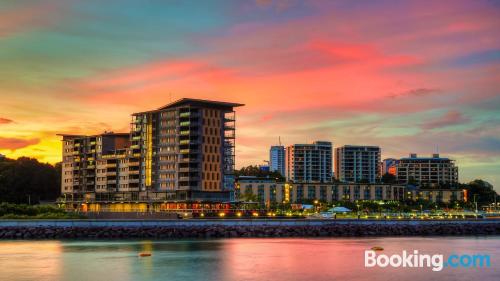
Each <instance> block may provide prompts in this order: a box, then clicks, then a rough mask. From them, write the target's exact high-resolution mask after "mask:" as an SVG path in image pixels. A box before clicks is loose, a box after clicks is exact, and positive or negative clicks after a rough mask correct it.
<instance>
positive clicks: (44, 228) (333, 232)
mask: <svg viewBox="0 0 500 281" xmlns="http://www.w3.org/2000/svg"><path fill="white" fill-rule="evenodd" d="M478 235H480V236H490V235H500V220H497V219H491V220H461V221H456V220H427V221H426V220H424V221H420V220H398V221H390V220H387V221H384V220H360V221H358V220H309V219H307V220H263V219H257V220H225V219H224V220H1V221H0V240H4V239H9V240H10V239H26V240H40V239H41V240H43V239H48V240H51V239H138V238H139V239H186V238H201V239H212V238H239V237H249V238H250V237H253V238H262V237H405V236H408V237H410V236H478Z"/></svg>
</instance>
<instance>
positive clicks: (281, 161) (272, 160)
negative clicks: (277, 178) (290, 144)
mask: <svg viewBox="0 0 500 281" xmlns="http://www.w3.org/2000/svg"><path fill="white" fill-rule="evenodd" d="M269 170H270V171H271V172H278V173H280V174H281V175H282V176H285V147H284V146H282V145H273V146H271V149H270V150H269Z"/></svg>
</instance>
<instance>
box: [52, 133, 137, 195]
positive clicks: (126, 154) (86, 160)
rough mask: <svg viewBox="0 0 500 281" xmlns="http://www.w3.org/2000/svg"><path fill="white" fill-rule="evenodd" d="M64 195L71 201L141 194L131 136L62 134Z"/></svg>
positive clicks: (62, 181)
mask: <svg viewBox="0 0 500 281" xmlns="http://www.w3.org/2000/svg"><path fill="white" fill-rule="evenodd" d="M62 137H63V140H62V141H63V161H62V175H61V177H62V178H61V192H62V194H63V195H65V194H66V195H71V196H72V198H84V197H87V198H88V197H89V196H91V197H92V198H94V197H95V193H116V192H128V191H139V180H140V179H139V167H140V166H139V158H138V157H137V155H136V156H133V155H132V154H131V153H130V150H129V149H128V148H129V146H130V135H129V134H128V133H104V134H100V135H93V136H79V135H62Z"/></svg>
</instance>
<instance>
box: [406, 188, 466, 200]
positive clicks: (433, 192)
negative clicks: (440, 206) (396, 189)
mask: <svg viewBox="0 0 500 281" xmlns="http://www.w3.org/2000/svg"><path fill="white" fill-rule="evenodd" d="M405 198H406V199H409V200H413V201H417V200H426V201H431V202H433V203H451V202H455V201H467V191H466V190H462V189H454V188H417V187H414V186H408V187H407V189H406V194H405Z"/></svg>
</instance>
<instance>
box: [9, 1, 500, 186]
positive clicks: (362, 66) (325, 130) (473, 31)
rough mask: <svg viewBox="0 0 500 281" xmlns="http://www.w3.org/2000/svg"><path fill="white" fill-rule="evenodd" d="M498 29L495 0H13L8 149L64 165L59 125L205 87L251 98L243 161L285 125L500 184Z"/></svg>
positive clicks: (90, 122) (122, 117)
mask: <svg viewBox="0 0 500 281" xmlns="http://www.w3.org/2000/svg"><path fill="white" fill-rule="evenodd" d="M498 30H500V5H499V3H498V2H495V1H486V0H484V1H453V3H449V2H440V1H398V2H394V1H293V0H292V1H279V0H275V1H262V0H260V1H203V2H200V1H179V2H176V3H175V4H171V3H169V2H164V1H148V2H147V3H142V2H141V3H139V2H137V1H120V2H119V3H117V2H113V1H105V2H103V1H73V0H68V1H56V0H54V1H52V0H48V1H37V2H25V1H8V2H3V3H1V4H0V60H1V61H2V67H1V70H0V109H1V110H0V154H4V155H6V156H7V157H11V158H17V157H20V156H29V157H35V158H37V159H39V160H40V161H44V162H46V161H47V162H50V163H56V162H58V161H60V159H61V157H62V155H61V150H62V147H61V141H60V138H59V137H58V136H57V135H56V134H57V133H64V134H99V133H102V132H103V131H104V130H107V131H114V132H128V131H129V130H130V113H131V112H141V111H144V110H150V109H152V108H155V106H157V105H158V104H167V103H169V102H171V101H174V100H177V99H180V98H184V97H186V98H202V99H209V100H224V101H229V102H237V103H243V104H245V105H246V106H245V107H244V108H242V109H241V111H238V113H237V115H238V116H237V119H238V125H237V126H238V128H239V129H238V133H237V141H236V167H237V168H239V167H242V166H247V165H251V164H253V165H258V164H262V161H263V160H264V159H268V157H269V147H270V146H271V145H275V144H276V140H277V139H278V137H279V136H281V140H282V143H283V144H284V145H285V146H286V145H290V144H295V143H304V142H309V141H314V140H326V141H331V142H333V143H334V147H339V146H342V145H375V146H380V147H381V149H382V158H401V157H404V156H406V155H408V154H409V153H417V154H419V155H430V154H432V153H436V152H437V150H439V153H440V154H441V155H443V156H444V157H449V158H452V159H455V160H456V164H457V166H458V167H459V169H460V181H461V182H468V181H470V180H473V179H475V178H481V179H484V180H486V181H489V182H491V183H492V184H493V185H495V186H496V189H497V190H500V175H499V173H498V171H500V137H499V136H500V96H499V93H498V87H497V85H498V84H499V83H500V79H499V77H498V73H499V72H500V55H499V54H500V37H499V36H498ZM438 148H439V149H438Z"/></svg>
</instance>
